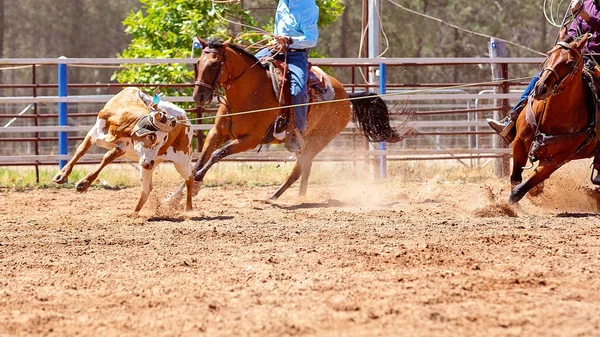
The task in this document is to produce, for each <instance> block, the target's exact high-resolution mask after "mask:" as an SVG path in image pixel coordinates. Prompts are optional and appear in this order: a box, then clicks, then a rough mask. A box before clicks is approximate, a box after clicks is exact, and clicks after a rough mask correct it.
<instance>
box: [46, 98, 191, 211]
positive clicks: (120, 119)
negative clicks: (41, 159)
mask: <svg viewBox="0 0 600 337" xmlns="http://www.w3.org/2000/svg"><path fill="white" fill-rule="evenodd" d="M93 143H95V144H96V145H97V146H100V147H103V148H106V149H109V151H108V152H106V154H105V155H104V157H103V158H102V162H101V163H100V166H99V167H98V168H97V169H96V170H95V171H93V172H91V173H89V174H88V175H87V176H85V177H84V178H83V179H81V180H80V181H79V182H77V185H76V188H77V191H78V192H84V191H86V190H87V189H88V188H89V187H90V185H91V184H92V183H93V182H94V181H95V180H96V178H97V177H98V174H99V173H100V171H101V170H102V169H103V168H104V167H105V166H106V165H108V164H109V163H111V162H112V161H114V160H115V159H117V158H119V157H121V156H126V157H127V158H129V159H133V160H137V161H138V162H139V165H140V166H141V168H140V176H141V180H142V191H141V194H140V198H139V200H138V203H137V206H136V207H135V212H136V213H137V212H138V211H139V210H140V209H141V208H142V206H144V204H145V203H146V200H148V195H149V194H150V191H151V190H152V173H153V171H154V168H155V167H156V165H158V164H159V163H161V162H163V161H172V162H173V165H174V166H175V169H176V170H177V172H179V174H181V176H182V177H183V178H184V179H185V186H186V189H187V198H186V203H185V209H186V211H191V210H192V188H193V185H194V176H193V175H192V157H191V143H192V130H191V125H190V123H189V120H188V118H187V115H186V113H185V111H184V110H183V109H181V108H179V107H177V106H176V105H175V104H173V103H170V102H164V101H161V102H159V103H158V104H155V103H154V102H153V101H152V97H150V96H149V95H147V94H145V93H143V92H142V91H140V90H139V89H138V88H126V89H123V90H122V91H121V92H119V93H118V94H117V95H115V96H114V97H112V98H111V99H110V100H109V101H108V102H107V103H106V105H105V106H104V108H103V109H102V110H100V112H99V113H98V118H97V119H96V124H95V125H94V126H93V127H92V129H91V130H90V131H88V133H87V135H86V136H85V139H84V140H83V143H81V144H80V145H79V147H78V148H77V150H76V151H75V155H74V156H73V158H72V159H71V160H70V161H69V162H68V163H67V165H65V167H63V168H62V170H60V171H59V172H58V173H57V174H56V175H55V176H54V178H53V179H52V180H53V181H54V182H55V183H57V184H63V183H64V182H65V181H67V178H68V177H69V174H70V173H71V171H72V170H73V166H75V163H76V162H77V161H78V160H79V159H80V158H81V157H82V156H83V155H84V154H85V153H86V152H87V151H88V150H89V149H90V147H91V146H92V144H93Z"/></svg>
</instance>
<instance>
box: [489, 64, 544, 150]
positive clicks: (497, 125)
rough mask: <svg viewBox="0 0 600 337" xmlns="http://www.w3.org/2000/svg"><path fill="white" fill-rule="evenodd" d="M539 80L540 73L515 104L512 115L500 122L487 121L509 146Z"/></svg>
mask: <svg viewBox="0 0 600 337" xmlns="http://www.w3.org/2000/svg"><path fill="white" fill-rule="evenodd" d="M539 78H540V77H539V73H538V74H536V75H535V76H534V77H533V78H532V79H531V82H529V84H528V85H527V87H526V88H525V90H524V91H523V94H522V95H521V98H520V99H519V102H518V103H517V104H515V106H514V107H513V109H512V111H511V112H510V114H509V115H508V116H506V117H504V118H503V119H501V120H500V121H496V120H494V119H491V118H488V119H487V122H488V124H489V125H490V127H491V128H492V129H493V130H494V131H496V133H498V134H499V135H500V136H502V138H503V139H504V140H505V141H506V142H507V143H509V144H510V143H511V142H512V141H513V139H514V135H513V134H514V132H512V130H513V128H514V126H515V123H516V122H517V118H519V114H520V113H521V111H523V107H525V104H526V103H527V99H528V98H529V95H530V94H531V92H532V91H533V88H534V87H535V84H536V83H537V81H538V80H539Z"/></svg>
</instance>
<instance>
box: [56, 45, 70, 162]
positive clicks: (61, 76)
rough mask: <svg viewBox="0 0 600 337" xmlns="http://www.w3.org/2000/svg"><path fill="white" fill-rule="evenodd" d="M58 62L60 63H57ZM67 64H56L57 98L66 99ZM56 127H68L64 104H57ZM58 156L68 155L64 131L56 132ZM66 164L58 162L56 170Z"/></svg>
mask: <svg viewBox="0 0 600 337" xmlns="http://www.w3.org/2000/svg"><path fill="white" fill-rule="evenodd" d="M66 59H67V58H66V57H64V56H61V57H59V60H61V61H62V60H65V61H66ZM59 62H60V61H59ZM67 85H68V79H67V63H66V62H65V63H59V64H58V96H59V97H67V94H68V93H67ZM58 125H59V126H67V125H68V109H67V103H66V102H59V103H58ZM58 154H59V155H67V154H69V137H68V133H67V132H66V131H59V132H58ZM66 164H67V161H66V160H64V159H61V160H59V161H58V168H59V169H62V168H63V167H64V166H65V165H66Z"/></svg>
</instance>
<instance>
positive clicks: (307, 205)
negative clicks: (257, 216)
mask: <svg viewBox="0 0 600 337" xmlns="http://www.w3.org/2000/svg"><path fill="white" fill-rule="evenodd" d="M271 205H272V206H273V207H275V208H279V209H286V210H296V209H306V208H329V207H344V206H348V205H347V204H345V203H343V202H341V201H339V200H335V199H329V200H327V201H326V202H303V203H301V204H298V205H286V206H284V205H278V204H271Z"/></svg>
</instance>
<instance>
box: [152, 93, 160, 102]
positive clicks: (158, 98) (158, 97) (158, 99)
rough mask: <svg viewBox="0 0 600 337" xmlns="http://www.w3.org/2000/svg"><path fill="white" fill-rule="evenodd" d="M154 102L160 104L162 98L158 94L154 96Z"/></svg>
mask: <svg viewBox="0 0 600 337" xmlns="http://www.w3.org/2000/svg"><path fill="white" fill-rule="evenodd" d="M152 102H153V103H154V104H158V103H160V96H158V94H154V96H152Z"/></svg>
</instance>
